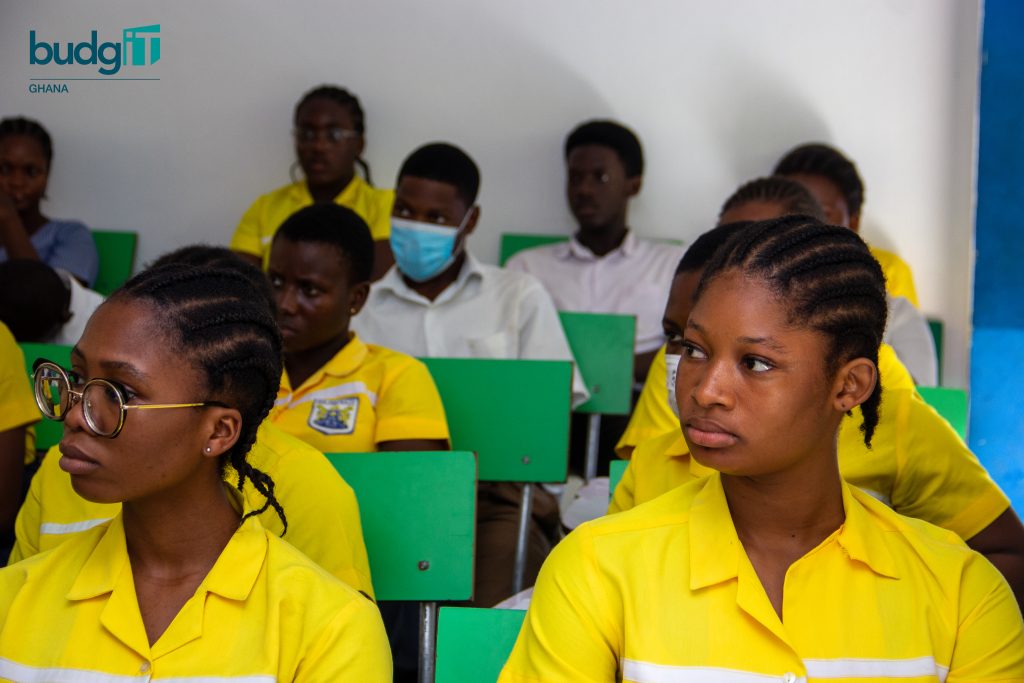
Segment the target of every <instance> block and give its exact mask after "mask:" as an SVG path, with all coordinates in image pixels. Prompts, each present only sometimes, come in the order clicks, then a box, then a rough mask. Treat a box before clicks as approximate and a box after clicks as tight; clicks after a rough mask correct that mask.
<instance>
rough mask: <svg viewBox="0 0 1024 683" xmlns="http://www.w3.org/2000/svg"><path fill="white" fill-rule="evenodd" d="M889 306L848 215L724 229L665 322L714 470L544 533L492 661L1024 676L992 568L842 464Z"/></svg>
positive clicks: (699, 672)
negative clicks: (829, 220)
mask: <svg viewBox="0 0 1024 683" xmlns="http://www.w3.org/2000/svg"><path fill="white" fill-rule="evenodd" d="M885 320H886V304H885V285H884V280H883V278H882V272H881V269H880V268H879V266H878V262H877V261H875V259H873V258H872V257H871V255H870V252H869V251H868V249H867V246H866V245H865V244H864V243H863V241H862V240H861V239H860V238H859V237H858V236H857V235H856V234H854V233H853V232H851V231H849V230H845V229H842V228H838V227H833V226H826V225H823V224H821V223H819V222H818V221H816V220H814V219H810V218H807V217H804V216H796V217H788V218H782V219H778V220H775V221H766V222H763V223H755V224H752V225H750V226H748V227H747V228H745V229H744V230H742V231H740V232H739V233H737V234H736V235H735V236H734V237H733V238H732V240H730V241H729V242H728V243H727V245H726V246H725V247H723V248H722V250H720V251H719V252H718V253H717V254H716V255H715V257H714V259H713V260H712V262H711V263H710V264H709V265H708V266H707V268H706V270H705V272H704V275H703V277H702V278H701V281H700V283H699V285H698V289H697V293H696V297H695V299H694V303H693V309H692V311H691V314H690V316H689V319H688V321H687V322H686V324H685V329H682V330H679V331H678V332H676V333H674V335H673V338H672V340H671V342H672V343H673V344H674V345H681V347H682V348H683V350H684V351H683V358H682V360H681V362H680V364H679V366H678V372H677V377H676V383H675V387H676V396H677V399H678V401H677V402H678V409H679V414H680V424H681V425H682V429H683V434H684V437H685V439H686V442H687V445H688V447H689V450H690V453H691V456H692V457H693V459H694V460H696V461H697V462H698V463H699V464H700V465H702V466H703V467H706V468H709V469H712V470H714V472H713V473H712V474H711V475H709V476H707V477H705V478H703V479H700V480H697V481H694V482H692V483H690V484H687V485H684V486H682V487H679V488H677V489H675V490H673V491H671V492H670V493H668V494H666V495H664V496H662V497H660V498H658V499H657V500H654V501H652V502H650V503H648V504H646V505H641V506H639V507H637V508H635V509H633V510H631V511H629V512H625V513H622V514H618V515H610V516H608V517H604V518H601V519H598V520H595V521H593V522H588V523H586V524H584V525H582V526H581V527H579V528H578V529H577V530H576V531H574V532H573V533H572V534H571V535H570V536H569V537H568V538H567V539H566V540H565V541H563V543H561V544H560V545H559V546H558V547H556V548H555V550H554V551H553V552H552V554H551V556H550V557H549V558H548V560H547V562H546V563H545V566H544V568H543V569H542V570H541V575H540V578H539V580H538V582H537V586H536V589H535V591H534V595H533V601H532V603H531V605H530V609H529V612H528V613H527V615H526V620H525V622H524V625H523V629H522V631H521V632H520V634H519V638H518V640H517V642H516V645H515V648H514V650H513V652H512V655H511V657H510V659H509V661H508V663H507V664H506V666H505V669H504V671H503V672H502V675H501V678H500V679H499V680H500V681H505V682H510V681H545V682H553V681H609V682H611V681H615V680H621V681H666V680H671V681H677V680H680V681H690V680H693V681H698V680H699V681H705V680H723V681H748V680H749V681H753V680H771V679H775V680H781V681H788V682H790V683H795V682H796V681H803V680H817V679H824V678H832V679H842V680H849V679H857V680H865V681H883V680H892V679H894V678H900V679H907V680H910V679H913V680H919V681H945V680H948V681H995V680H1021V679H1024V623H1022V620H1021V614H1020V610H1019V609H1018V607H1017V604H1016V602H1015V601H1014V599H1013V595H1012V593H1011V591H1010V589H1009V586H1008V585H1007V584H1006V581H1005V580H1004V579H1003V577H1002V576H1001V575H1000V574H999V572H998V571H997V570H996V569H995V568H994V567H992V565H991V564H989V563H988V562H987V561H986V560H985V559H984V558H983V557H981V556H980V555H978V554H977V553H975V552H974V551H972V550H970V549H969V548H967V547H966V546H965V545H964V544H963V542H962V541H961V540H960V539H959V538H957V537H956V536H955V535H954V534H952V533H950V532H948V531H945V530H942V529H939V528H937V527H933V526H931V525H929V524H927V523H925V522H922V521H920V520H915V519H911V518H908V517H903V516H901V515H899V514H897V513H896V512H893V511H892V510H891V509H889V508H888V507H886V506H885V505H884V504H882V503H880V502H879V501H877V500H875V499H874V498H873V497H872V496H870V495H868V494H866V493H864V492H862V491H860V490H859V489H857V488H855V487H853V486H851V485H849V484H846V483H845V482H844V481H843V479H842V477H841V476H840V473H839V467H838V463H837V454H836V436H837V432H838V430H839V425H840V422H841V421H842V420H843V417H844V415H845V414H846V413H847V412H848V411H849V410H851V409H852V408H853V407H855V406H858V405H859V406H860V407H861V412H862V414H863V416H864V419H863V425H862V427H863V431H862V436H863V439H864V442H865V443H866V444H870V443H871V441H872V437H873V435H874V432H875V429H876V426H877V424H878V418H879V411H880V410H881V411H883V412H884V410H885V409H886V407H885V405H884V404H882V405H881V406H880V405H879V403H880V400H881V387H880V385H879V384H878V382H877V378H878V372H877V360H878V348H879V344H880V341H881V338H882V333H883V331H884V328H885ZM765 677H768V678H765Z"/></svg>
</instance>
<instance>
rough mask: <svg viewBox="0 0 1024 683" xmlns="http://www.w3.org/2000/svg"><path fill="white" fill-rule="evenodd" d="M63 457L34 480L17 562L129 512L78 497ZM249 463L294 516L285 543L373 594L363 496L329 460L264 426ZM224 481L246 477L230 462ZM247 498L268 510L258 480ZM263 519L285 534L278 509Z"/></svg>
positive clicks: (48, 460)
mask: <svg viewBox="0 0 1024 683" xmlns="http://www.w3.org/2000/svg"><path fill="white" fill-rule="evenodd" d="M59 460H60V452H59V451H58V450H57V447H56V446H55V447H54V448H51V449H50V451H49V452H48V453H47V454H46V457H45V458H43V463H42V465H40V467H39V471H38V472H37V473H36V475H35V477H33V478H32V484H31V486H30V487H29V492H28V496H27V497H26V498H25V502H24V503H23V504H22V506H21V510H19V511H18V519H17V522H16V523H15V537H16V539H15V544H14V549H13V550H12V551H11V560H10V561H11V563H12V564H13V563H14V562H17V561H19V560H22V559H24V558H27V557H31V556H33V555H36V554H37V553H40V552H43V551H45V550H49V549H50V548H54V547H56V546H58V545H60V544H62V543H64V542H66V541H68V540H69V539H71V538H73V537H75V536H77V535H80V534H82V533H84V532H86V531H88V530H89V529H91V528H92V527H94V526H98V525H100V524H103V523H105V522H106V521H107V520H109V519H111V518H112V517H114V516H115V515H116V514H117V513H118V512H119V511H120V509H121V505H120V504H119V503H114V504H103V503H93V502H90V501H87V500H86V499H84V498H82V497H81V496H79V495H78V494H77V493H75V490H74V489H73V488H72V486H71V476H70V475H68V474H67V473H66V472H65V471H64V470H62V469H60V467H59V465H58V461H59ZM248 460H249V462H250V463H251V464H252V465H253V467H256V468H257V469H260V470H262V471H263V472H266V473H267V474H268V475H270V478H271V479H273V480H274V493H275V494H276V495H277V500H278V502H280V503H281V507H283V508H284V513H285V516H286V517H287V518H288V532H287V533H286V534H285V535H284V539H285V540H286V541H288V542H289V543H291V544H292V545H294V546H295V547H296V548H298V549H299V550H301V551H302V552H303V553H305V554H306V555H307V556H308V557H309V558H310V559H311V560H313V561H314V562H316V563H317V564H318V565H320V566H321V567H323V568H324V569H325V570H327V571H328V572H330V573H331V574H333V575H334V576H336V577H338V578H339V579H341V580H342V581H344V582H345V583H347V584H349V585H350V586H352V587H353V588H355V589H356V590H359V591H362V592H364V593H366V594H367V595H369V596H371V597H373V584H372V582H371V580H370V562H369V560H368V559H367V556H366V545H365V543H364V542H363V527H362V524H361V523H360V520H359V504H358V502H357V501H356V496H355V492H354V491H352V488H351V487H350V486H349V485H348V484H346V483H345V481H344V480H343V479H342V478H341V476H339V475H338V473H337V472H336V471H335V469H334V468H333V467H331V464H330V463H329V462H328V461H327V458H325V457H324V456H323V454H322V453H320V452H319V451H317V450H316V449H314V448H312V447H310V446H309V445H308V444H306V443H304V442H302V441H300V440H298V439H296V438H294V437H292V436H289V435H288V434H285V433H284V432H282V431H281V430H279V429H277V428H275V427H273V426H271V425H269V424H267V423H266V422H264V423H263V424H262V425H260V429H259V431H258V432H257V434H256V443H255V444H254V445H253V447H252V450H251V451H250V452H249V455H248ZM224 481H225V482H227V483H228V484H230V485H232V486H234V485H235V484H237V483H238V474H237V473H236V472H235V471H234V469H232V468H231V466H230V465H229V466H227V467H225V470H224ZM242 493H243V495H244V497H245V502H246V505H248V506H249V508H250V509H259V508H261V507H263V503H264V500H265V499H264V498H263V495H262V494H261V493H259V492H258V491H256V489H255V488H253V486H252V483H251V482H249V481H246V483H245V486H244V487H243V491H242ZM259 519H260V521H261V523H262V524H263V526H264V527H265V528H266V529H267V530H268V531H270V532H271V533H273V534H276V535H280V534H281V532H282V531H283V530H284V526H283V525H282V524H281V520H280V519H279V518H278V516H277V512H275V511H274V509H273V508H268V509H267V510H265V511H264V512H263V513H262V514H261V515H260V516H259Z"/></svg>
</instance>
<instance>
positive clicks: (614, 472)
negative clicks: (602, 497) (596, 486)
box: [608, 460, 629, 500]
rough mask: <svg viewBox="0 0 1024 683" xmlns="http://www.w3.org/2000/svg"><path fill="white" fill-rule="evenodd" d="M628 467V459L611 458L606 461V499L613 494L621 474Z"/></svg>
mask: <svg viewBox="0 0 1024 683" xmlns="http://www.w3.org/2000/svg"><path fill="white" fill-rule="evenodd" d="M627 467H629V461H628V460H612V461H611V462H610V463H608V499H609V500H611V498H612V496H614V495H615V487H616V486H618V485H619V481H621V480H622V475H623V473H624V472H625V471H626V468H627Z"/></svg>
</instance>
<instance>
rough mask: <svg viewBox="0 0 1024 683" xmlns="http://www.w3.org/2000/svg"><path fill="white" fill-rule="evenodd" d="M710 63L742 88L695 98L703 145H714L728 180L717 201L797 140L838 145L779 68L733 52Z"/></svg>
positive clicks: (758, 173) (718, 90)
mask: <svg viewBox="0 0 1024 683" xmlns="http://www.w3.org/2000/svg"><path fill="white" fill-rule="evenodd" d="M715 69H716V72H719V73H721V80H722V83H723V84H727V83H730V82H734V83H742V84H743V88H742V90H738V89H736V88H729V87H722V88H716V89H714V90H713V91H711V92H710V94H709V96H706V97H704V98H703V100H702V101H701V102H700V103H699V106H701V107H702V109H703V112H702V116H703V119H704V121H705V122H706V124H707V133H708V136H709V138H710V140H709V144H706V145H705V146H707V147H710V148H717V149H718V150H719V156H720V157H721V163H722V171H723V175H724V176H726V177H731V178H732V180H733V184H732V185H731V186H729V187H726V188H723V191H722V196H721V199H720V200H719V203H721V202H722V201H724V200H725V199H726V197H728V196H729V195H730V194H731V193H732V192H733V190H735V189H736V188H737V187H739V185H740V184H742V183H744V182H746V181H747V180H751V179H753V178H756V177H759V176H764V175H768V174H769V173H771V170H772V167H773V166H774V165H775V162H776V161H778V160H779V159H780V158H781V157H782V155H783V154H785V153H786V152H787V151H789V150H790V149H792V148H793V147H795V146H797V145H799V144H801V143H804V142H811V141H816V142H826V143H829V144H837V145H839V146H840V147H841V146H842V144H841V142H834V141H833V140H832V133H831V131H830V130H829V127H828V124H827V123H826V122H825V120H824V118H823V117H822V116H821V114H820V113H819V112H818V111H817V110H816V109H815V108H814V106H813V105H812V104H811V100H812V98H810V97H807V96H805V95H804V94H803V93H801V92H800V90H799V89H798V88H797V87H796V84H794V83H792V82H791V81H792V79H791V78H787V76H786V75H785V74H783V73H777V72H772V71H769V70H768V69H765V68H764V66H763V64H760V63H758V62H756V61H753V60H751V59H749V58H748V56H747V55H739V54H732V55H730V54H724V55H721V56H716V59H715ZM694 104H695V105H697V104H698V103H696V102H695V103H694ZM717 209H718V207H717V206H716V207H715V210H716V215H717Z"/></svg>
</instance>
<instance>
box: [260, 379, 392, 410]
mask: <svg viewBox="0 0 1024 683" xmlns="http://www.w3.org/2000/svg"><path fill="white" fill-rule="evenodd" d="M355 394H363V395H364V396H366V398H367V399H369V401H370V405H371V406H376V405H377V394H375V393H374V392H372V391H370V388H369V387H368V386H366V385H365V384H364V383H363V382H346V383H345V384H338V385H336V386H333V387H327V388H326V389H319V390H317V391H313V392H310V393H308V394H306V395H305V396H303V397H302V398H300V399H299V400H297V401H292V396H294V394H288V395H287V396H285V397H284V398H279V399H277V400H276V401H274V407H275V408H277V407H280V406H288V407H289V408H290V407H294V406H297V405H302V404H303V403H310V402H312V401H317V400H320V399H327V398H341V397H343V396H353V395H355Z"/></svg>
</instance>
